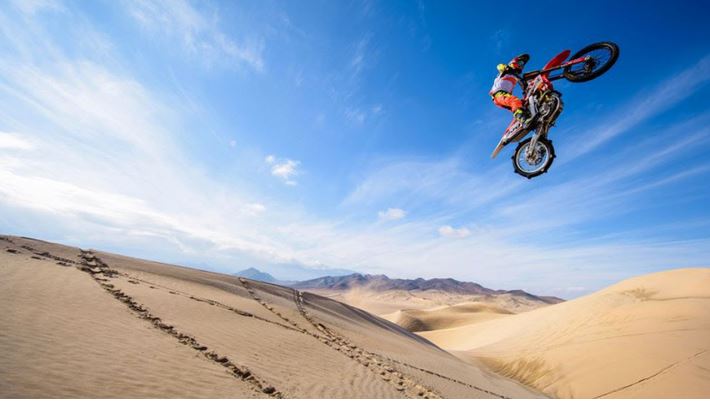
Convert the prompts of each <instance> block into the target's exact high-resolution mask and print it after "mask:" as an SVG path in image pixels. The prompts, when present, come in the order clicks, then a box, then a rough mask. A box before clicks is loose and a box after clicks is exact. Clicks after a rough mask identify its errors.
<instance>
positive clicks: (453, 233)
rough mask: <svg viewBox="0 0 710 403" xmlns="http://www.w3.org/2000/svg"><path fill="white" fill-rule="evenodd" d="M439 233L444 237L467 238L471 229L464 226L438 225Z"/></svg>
mask: <svg viewBox="0 0 710 403" xmlns="http://www.w3.org/2000/svg"><path fill="white" fill-rule="evenodd" d="M439 234H440V235H441V236H443V237H446V238H467V237H469V236H471V231H470V230H469V229H468V228H466V227H461V228H454V227H452V226H450V225H444V226H442V227H439Z"/></svg>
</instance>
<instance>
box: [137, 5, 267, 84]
mask: <svg viewBox="0 0 710 403" xmlns="http://www.w3.org/2000/svg"><path fill="white" fill-rule="evenodd" d="M129 12H130V14H131V16H133V18H134V19H136V20H137V21H138V22H139V23H140V24H141V25H142V26H143V27H144V28H145V29H146V30H149V31H151V32H159V33H161V34H163V35H165V36H166V37H167V38H168V39H169V40H178V41H180V42H181V43H182V45H183V47H184V48H185V49H186V51H187V52H188V53H190V54H194V55H197V56H199V58H200V59H201V60H202V61H204V62H206V63H213V62H218V63H224V62H226V63H232V64H236V65H247V66H249V67H250V68H251V69H253V70H255V71H257V72H261V71H263V70H264V59H263V53H264V41H263V39H249V40H243V41H242V42H241V43H237V42H235V41H234V40H233V39H231V38H229V37H228V36H227V35H226V34H225V33H224V32H222V31H221V30H220V28H219V24H218V16H217V13H216V11H214V15H213V17H212V18H210V17H208V16H206V15H204V14H203V13H201V12H200V11H199V10H197V9H196V8H195V7H193V6H192V4H191V3H190V2H189V1H187V0H170V1H168V0H135V1H130V2H129Z"/></svg>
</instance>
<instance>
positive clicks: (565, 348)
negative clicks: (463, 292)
mask: <svg viewBox="0 0 710 403" xmlns="http://www.w3.org/2000/svg"><path fill="white" fill-rule="evenodd" d="M419 334H420V335H422V336H424V337H426V338H427V339H429V340H431V341H433V342H434V343H436V344H437V345H439V346H440V347H442V348H445V349H447V350H450V351H456V354H457V355H459V356H461V357H464V358H466V357H468V358H469V359H471V360H472V361H476V362H479V361H483V362H484V363H486V364H487V365H488V366H489V367H490V368H492V369H494V370H495V371H496V372H498V373H499V374H502V375H504V376H509V377H512V378H515V379H517V380H519V381H521V382H523V383H525V384H527V385H530V386H532V387H534V388H536V389H538V390H541V391H542V392H544V393H546V394H549V395H551V396H557V397H565V398H572V397H581V398H597V397H612V398H642V397H643V398H664V397H666V398H671V397H672V398H690V397H694V398H708V397H710V378H708V368H710V352H709V351H710V269H706V268H699V269H678V270H671V271H666V272H660V273H654V274H649V275H644V276H640V277H635V278H631V279H628V280H625V281H622V282H620V283H618V284H616V285H613V286H611V287H608V288H606V289H603V290H601V291H599V292H596V293H594V294H591V295H588V296H585V297H582V298H579V299H576V300H571V301H567V302H564V303H560V304H557V305H552V306H548V307H544V308H540V309H537V310H534V311H530V312H524V313H520V314H517V315H511V316H507V317H503V318H499V319H494V320H491V321H486V322H482V323H475V324H471V325H466V326H461V327H457V328H451V329H443V330H437V331H429V332H421V333H419Z"/></svg>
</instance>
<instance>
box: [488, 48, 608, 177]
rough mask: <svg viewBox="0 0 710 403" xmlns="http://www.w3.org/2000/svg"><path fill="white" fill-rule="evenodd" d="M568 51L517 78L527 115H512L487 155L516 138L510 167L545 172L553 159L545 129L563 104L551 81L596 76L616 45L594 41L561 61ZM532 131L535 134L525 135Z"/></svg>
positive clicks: (525, 172) (530, 174)
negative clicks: (501, 135)
mask: <svg viewBox="0 0 710 403" xmlns="http://www.w3.org/2000/svg"><path fill="white" fill-rule="evenodd" d="M570 53H571V52H570V51H569V50H565V51H564V52H562V53H560V54H559V55H557V56H555V57H554V58H553V59H552V60H550V61H549V62H548V63H547V64H546V65H545V66H544V67H543V68H542V69H540V70H535V71H531V72H528V73H525V74H524V75H523V77H522V79H521V80H520V83H521V86H522V87H523V94H524V96H523V99H522V101H523V105H524V106H525V107H527V110H528V111H529V113H530V115H529V116H530V117H529V118H528V119H527V120H526V122H525V123H523V122H521V121H519V120H517V119H513V121H512V122H510V125H508V128H507V129H506V130H505V133H503V137H502V138H501V139H500V142H499V143H498V146H497V147H496V148H495V150H494V151H493V154H491V158H495V157H496V156H497V155H498V153H499V152H500V151H501V150H502V149H503V147H505V146H506V145H508V144H510V143H512V142H518V147H517V148H516V149H515V152H514V153H513V156H512V157H511V158H512V160H513V167H514V168H515V172H516V173H517V174H520V175H522V176H524V177H526V178H528V179H531V178H534V177H536V176H539V175H542V174H544V173H545V172H547V170H548V169H550V166H551V165H552V161H553V160H554V159H555V149H554V148H553V147H552V141H550V140H549V139H548V138H547V133H548V131H549V130H550V127H552V126H554V125H555V122H556V121H557V118H558V117H559V116H560V114H561V113H562V108H563V104H562V94H561V93H559V92H558V91H555V89H554V87H553V86H552V82H553V81H555V80H559V79H561V78H566V79H567V80H569V81H571V82H574V83H581V82H585V81H590V80H593V79H595V78H597V77H599V76H600V75H602V74H604V73H605V72H607V70H609V69H610V68H611V66H613V65H614V63H616V59H618V58H619V47H618V46H617V45H616V44H615V43H612V42H599V43H595V44H592V45H589V46H587V47H585V48H583V49H582V50H580V51H579V52H577V53H575V54H574V55H573V56H572V57H571V58H570V60H568V61H565V60H567V58H568V57H569V55H570ZM559 70H562V71H561V72H559ZM533 131H534V132H535V134H534V135H533V136H531V137H528V138H526V137H527V135H528V134H529V133H531V132H533Z"/></svg>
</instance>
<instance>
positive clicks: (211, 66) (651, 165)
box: [0, 0, 710, 298]
mask: <svg viewBox="0 0 710 403" xmlns="http://www.w3.org/2000/svg"><path fill="white" fill-rule="evenodd" d="M505 7H506V9H507V10H521V12H513V13H512V15H510V17H509V18H508V19H507V20H501V19H500V18H499V15H500V13H501V10H500V5H499V4H497V3H493V2H491V3H470V2H456V1H451V2H433V1H432V2H429V1H416V2H415V1H412V2H384V1H383V2H378V1H353V2H347V3H345V2H342V3H341V2H317V1H308V2H298V3H295V2H278V1H268V2H266V1H239V2H226V1H225V2H220V1H211V2H190V1H170V2H163V1H121V2H112V1H97V2H61V1H51V0H45V1H8V2H4V3H3V4H1V5H0V58H1V60H0V233H4V234H14V235H23V236H32V237H36V238H40V239H46V240H50V241H55V242H60V243H64V244H70V245H77V246H83V247H91V248H96V249H102V250H106V251H111V252H117V253H123V254H126V255H130V256H137V257H144V258H149V259H153V260H160V261H165V262H173V263H181V264H186V265H191V266H197V267H202V268H209V269H211V270H216V271H221V272H227V273H231V272H236V271H240V270H244V269H246V268H247V267H250V266H253V267H256V268H258V269H260V270H263V271H266V272H269V273H270V274H272V275H274V276H275V277H277V278H279V279H283V280H291V279H303V278H306V277H315V276H316V275H314V273H316V274H329V273H344V272H346V271H349V270H352V271H357V272H362V273H372V274H380V273H381V274H386V275H388V276H390V277H397V278H416V277H424V278H433V277H453V278H456V279H458V280H464V281H474V282H477V283H480V284H482V285H484V286H486V287H490V288H495V289H518V288H523V289H525V290H526V291H529V292H532V293H535V294H538V295H556V296H559V297H563V298H570V297H574V296H578V295H582V294H587V293H590V292H592V291H594V290H597V289H600V288H602V287H604V286H607V285H609V284H612V283H616V282H618V281H620V280H622V279H625V278H628V277H631V276H635V275H639V274H642V273H649V272H654V271H660V270H667V269H672V268H677V267H691V266H707V265H708V264H709V263H710V230H709V228H710V212H709V211H708V209H707V206H708V205H710V187H709V186H708V180H707V175H708V173H709V172H710V162H708V160H707V158H706V156H707V155H710V129H708V127H710V126H709V125H708V123H710V112H708V101H707V99H708V97H709V96H710V91H709V90H708V81H710V80H709V79H710V49H708V46H707V38H708V37H710V27H708V25H707V24H706V22H705V15H707V14H708V11H710V10H708V8H710V5H708V4H706V3H702V2H701V3H694V2H690V1H687V2H684V1H680V2H674V3H666V4H657V3H653V4H651V3H647V2H641V1H635V2H632V1H628V2H623V4H617V3H616V2H611V1H603V2H596V3H594V4H585V5H584V7H585V9H584V10H568V9H566V8H565V9H563V8H561V7H559V6H557V5H556V3H552V2H545V1H543V2H540V3H539V5H538V7H536V8H534V9H529V8H528V7H527V6H526V5H525V3H523V2H520V3H516V2H513V3H506V6H505ZM698 8H700V9H701V10H698ZM702 9H704V10H702ZM522 10H524V12H522ZM629 16H633V18H630V17H629ZM526 18H529V19H530V20H531V21H536V25H535V27H536V30H535V31H531V30H530V26H529V25H528V24H527V23H528V21H527V20H526ZM539 21H548V23H545V24H539V23H537V22H539ZM601 40H612V41H614V42H617V43H618V44H619V45H620V47H621V57H620V59H619V61H618V62H617V64H616V65H615V66H614V68H613V69H612V70H611V71H610V72H608V73H607V74H605V75H604V76H603V77H601V78H599V79H598V80H595V81H593V82H590V83H587V84H570V83H560V84H559V86H558V89H559V90H560V91H562V93H563V94H564V100H565V111H564V113H563V115H562V116H561V118H560V120H559V122H558V125H557V127H556V128H554V129H553V131H552V132H551V134H550V136H551V138H552V140H553V141H554V143H555V146H556V148H557V154H558V156H559V158H558V160H557V161H556V162H555V164H554V165H553V167H552V169H551V171H550V172H549V174H546V175H544V176H542V177H539V178H536V179H535V180H532V181H527V180H524V179H522V178H520V177H518V176H516V175H515V174H514V173H513V172H512V167H511V164H510V162H509V160H508V159H507V155H509V154H506V155H505V156H503V155H501V156H502V157H504V158H498V159H497V160H490V159H489V155H490V152H491V151H492V149H493V147H494V146H495V144H496V143H497V141H498V138H499V136H500V134H501V133H502V131H503V130H504V128H505V126H506V125H507V123H508V120H509V118H510V116H509V114H508V113H507V112H505V111H502V110H500V109H498V108H496V107H494V106H493V105H492V104H491V102H490V99H489V96H488V95H487V92H488V88H489V87H490V84H491V81H492V79H493V77H494V76H495V73H496V71H495V65H496V64H497V63H500V62H506V61H507V60H509V59H510V58H511V57H512V56H514V55H516V54H519V53H522V52H528V53H530V54H531V55H532V59H531V62H530V66H531V67H530V68H537V67H539V66H541V65H543V64H544V63H545V62H546V61H547V60H548V59H549V58H551V57H552V56H554V55H555V54H557V53H558V52H559V51H561V50H563V49H571V50H572V51H575V50H577V49H579V48H581V47H583V46H585V45H587V44H589V43H593V42H597V41H601Z"/></svg>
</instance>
